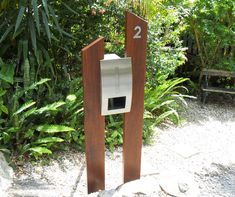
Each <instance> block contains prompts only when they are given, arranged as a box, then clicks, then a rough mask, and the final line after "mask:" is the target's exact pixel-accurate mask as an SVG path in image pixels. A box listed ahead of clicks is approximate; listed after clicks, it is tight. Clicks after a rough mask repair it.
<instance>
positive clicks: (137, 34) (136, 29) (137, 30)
mask: <svg viewBox="0 0 235 197" xmlns="http://www.w3.org/2000/svg"><path fill="white" fill-rule="evenodd" d="M134 30H135V31H136V33H135V35H134V37H133V38H134V39H139V38H141V30H142V29H141V27H140V26H135V29H134Z"/></svg>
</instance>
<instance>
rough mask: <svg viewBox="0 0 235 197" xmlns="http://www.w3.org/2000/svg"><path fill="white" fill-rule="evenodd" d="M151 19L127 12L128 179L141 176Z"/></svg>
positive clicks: (126, 133) (126, 146)
mask: <svg viewBox="0 0 235 197" xmlns="http://www.w3.org/2000/svg"><path fill="white" fill-rule="evenodd" d="M146 50H147V22H146V21H145V20H143V19H142V18H140V17H138V16H136V15H135V14H133V13H131V12H126V55H127V57H131V58H132V73H133V94H132V107H131V111H130V112H129V113H126V114H125V115H124V144H123V158H124V182H128V181H132V180H135V179H139V178H140V169H141V148H142V129H143V114H144V84H145V72H146Z"/></svg>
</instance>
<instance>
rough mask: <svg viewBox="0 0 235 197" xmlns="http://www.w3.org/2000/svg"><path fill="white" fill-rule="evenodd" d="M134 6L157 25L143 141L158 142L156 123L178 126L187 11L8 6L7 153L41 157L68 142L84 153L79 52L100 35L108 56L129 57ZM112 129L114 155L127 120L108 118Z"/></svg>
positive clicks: (144, 5)
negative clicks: (178, 74)
mask: <svg viewBox="0 0 235 197" xmlns="http://www.w3.org/2000/svg"><path fill="white" fill-rule="evenodd" d="M177 5H181V4H177ZM182 5H183V4H182ZM128 8H130V10H133V11H134V12H135V13H138V14H140V15H142V16H144V17H146V18H148V19H149V20H150V21H149V42H148V61H147V89H146V101H145V107H146V110H145V114H144V118H145V125H144V133H143V139H144V142H145V143H149V142H151V139H152V136H153V129H154V127H155V125H156V124H159V123H160V122H161V121H164V120H166V118H169V119H171V120H172V121H174V122H177V121H178V120H179V117H178V113H177V110H178V109H179V107H180V103H184V100H183V98H184V97H185V96H184V95H181V94H180V93H179V90H180V89H184V88H182V87H181V86H180V84H181V83H182V82H185V80H186V79H181V78H180V79H172V80H171V79H169V78H170V77H172V76H173V75H174V73H175V70H176V68H178V67H179V66H180V65H181V64H183V63H184V62H185V60H186V58H185V55H184V53H185V48H183V47H182V41H181V40H180V35H181V33H182V32H183V31H184V30H185V28H186V25H185V21H184V19H183V16H184V15H185V13H186V11H187V10H186V9H183V7H182V6H181V7H178V8H177V7H176V6H175V4H173V3H171V2H170V1H164V0H154V1H149V0H148V1H135V0H130V1H124V0H121V1H117V0H109V1H107V0H100V1H86V0H79V1H73V0H68V1H62V0H59V1H47V0H32V1H28V0H20V1H19V0H14V1H10V0H3V1H1V2H0V19H1V20H0V21H1V22H0V57H1V58H2V59H3V60H4V63H3V62H2V61H0V85H1V86H0V87H1V88H0V144H1V147H0V151H1V150H6V149H8V150H10V151H12V152H16V153H18V154H19V155H21V156H22V155H29V156H31V157H34V158H36V159H38V158H40V157H41V156H42V155H50V154H52V153H53V151H54V150H58V149H63V148H64V147H67V145H68V143H70V145H72V146H74V145H75V146H76V147H77V148H79V149H83V147H84V129H83V118H84V117H83V116H84V113H83V90H82V83H81V57H80V51H81V49H82V48H83V47H84V46H85V45H87V44H88V43H90V42H91V41H93V40H94V39H96V38H97V37H98V36H100V35H101V36H104V37H105V39H106V40H105V41H106V51H107V52H112V53H117V54H118V55H120V56H123V54H124V43H125V38H124V11H125V10H126V9H128ZM0 60H1V59H0ZM49 78H50V79H49ZM168 79H169V80H168ZM106 125H107V127H106V132H105V136H106V145H107V147H109V148H110V149H111V150H113V149H114V148H115V147H116V146H118V145H121V144H122V142H123V139H122V136H123V131H122V125H123V121H122V117H121V116H120V115H115V116H108V117H107V118H106Z"/></svg>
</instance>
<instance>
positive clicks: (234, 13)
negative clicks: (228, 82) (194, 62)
mask: <svg viewBox="0 0 235 197" xmlns="http://www.w3.org/2000/svg"><path fill="white" fill-rule="evenodd" d="M188 21H189V25H190V26H189V27H190V31H191V33H192V36H193V37H194V40H195V42H196V44H197V48H198V52H199V57H200V67H201V68H215V69H222V70H228V71H235V56H234V54H235V36H234V29H235V4H234V1H230V0H225V1H218V0H209V1H205V0H197V1H195V2H194V4H193V8H192V10H191V13H190V15H189V18H188Z"/></svg>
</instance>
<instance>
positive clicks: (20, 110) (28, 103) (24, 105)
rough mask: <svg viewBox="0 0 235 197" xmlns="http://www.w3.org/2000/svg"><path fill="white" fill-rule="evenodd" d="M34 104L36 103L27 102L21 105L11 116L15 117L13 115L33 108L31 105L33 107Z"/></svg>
mask: <svg viewBox="0 0 235 197" xmlns="http://www.w3.org/2000/svg"><path fill="white" fill-rule="evenodd" d="M35 104H36V102H34V101H28V102H26V103H25V104H23V105H22V107H20V109H18V110H17V111H16V112H15V113H14V114H13V116H15V115H17V114H19V113H21V112H22V111H24V110H26V109H28V108H30V107H31V106H33V105H35Z"/></svg>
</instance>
